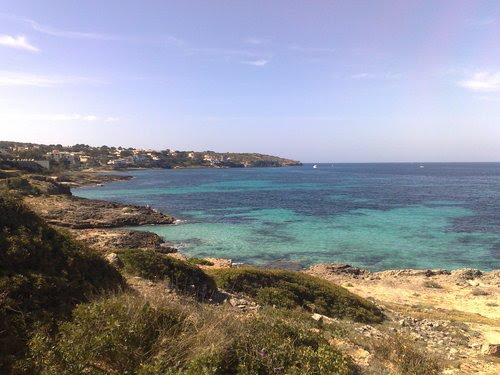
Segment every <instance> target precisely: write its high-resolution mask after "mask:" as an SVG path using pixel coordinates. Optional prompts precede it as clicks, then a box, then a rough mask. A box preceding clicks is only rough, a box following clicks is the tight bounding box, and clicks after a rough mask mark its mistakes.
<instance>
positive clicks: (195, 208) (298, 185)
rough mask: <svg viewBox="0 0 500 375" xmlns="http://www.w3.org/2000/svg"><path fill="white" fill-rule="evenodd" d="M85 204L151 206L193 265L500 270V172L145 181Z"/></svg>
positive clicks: (350, 169) (193, 176)
mask: <svg viewBox="0 0 500 375" xmlns="http://www.w3.org/2000/svg"><path fill="white" fill-rule="evenodd" d="M127 174H129V175H132V176H133V177H134V178H133V179H131V180H129V181H120V182H111V183H108V184H106V185H105V186H102V187H85V188H80V189H76V190H74V194H75V195H76V196H80V197H85V198H92V199H102V200H109V201H116V202H121V203H126V204H134V205H143V206H146V205H150V206H151V207H152V208H155V209H158V210H160V211H162V212H164V213H167V214H170V215H172V216H174V217H175V218H176V219H177V224H175V225H156V226H144V227H140V228H132V229H140V230H147V231H151V232H154V233H157V234H159V235H160V236H162V237H163V238H164V240H165V241H166V242H167V243H171V244H173V245H174V246H177V247H178V248H179V250H180V251H181V252H183V253H185V254H187V255H190V256H196V257H220V258H230V259H232V260H233V262H236V263H244V264H254V265H258V266H269V267H279V268H289V269H300V268H304V267H308V266H311V265H314V264H319V263H347V264H351V265H355V266H361V267H364V268H367V269H369V270H372V271H380V270H388V269H406V268H412V269H450V270H452V269H458V268H464V267H470V268H479V269H481V270H484V271H489V270H493V269H499V268H500V163H384V164H374V163H370V164H337V163H335V164H332V163H320V164H316V167H315V168H314V165H313V164H304V165H303V166H295V167H283V168H241V169H239V168H230V169H172V170H141V171H130V172H127Z"/></svg>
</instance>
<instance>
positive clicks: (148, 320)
mask: <svg viewBox="0 0 500 375" xmlns="http://www.w3.org/2000/svg"><path fill="white" fill-rule="evenodd" d="M73 316H74V318H73V320H72V321H71V322H67V323H63V324H61V325H60V326H59V333H58V334H57V335H56V336H55V338H54V339H52V338H51V337H50V336H49V335H46V334H44V333H43V332H40V333H39V334H37V335H36V336H35V337H34V338H33V339H32V340H31V350H32V353H33V359H34V361H35V362H36V364H37V367H38V369H39V370H41V371H40V372H41V373H42V374H47V375H49V374H85V373H91V374H141V375H146V374H148V375H153V374H191V375H198V374H214V375H215V374H220V375H223V374H241V375H247V374H318V375H320V374H353V373H355V368H354V366H353V365H352V363H351V361H350V360H349V358H348V357H346V356H345V355H343V354H342V353H340V352H339V351H338V350H337V349H336V348H335V347H333V346H331V345H330V344H329V343H328V341H327V340H326V339H325V338H324V337H323V335H322V334H321V333H318V332H315V331H314V330H312V327H313V325H314V324H315V322H313V321H312V320H311V319H310V318H308V317H301V316H300V314H294V316H293V317H292V316H290V314H284V313H280V312H279V311H272V310H266V311H264V312H263V313H262V315H261V316H260V317H259V318H250V319H248V320H243V321H242V320H241V319H238V318H236V317H234V316H232V315H228V314H226V313H224V312H223V311H220V309H214V308H211V307H203V306H199V305H184V306H182V307H181V306H179V305H176V304H175V303H173V302H169V301H167V300H165V299H161V300H152V301H148V300H146V299H144V298H143V297H140V296H137V295H121V296H117V297H113V298H108V299H103V300H100V301H96V302H94V303H91V304H86V305H80V306H78V307H77V308H76V309H75V311H74V314H73Z"/></svg>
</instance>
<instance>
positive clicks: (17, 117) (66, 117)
mask: <svg viewBox="0 0 500 375" xmlns="http://www.w3.org/2000/svg"><path fill="white" fill-rule="evenodd" d="M0 119H3V120H8V121H54V122H65V121H66V122H68V121H79V122H117V121H119V120H120V119H119V118H118V117H112V116H96V115H92V114H65V113H35V114H26V113H10V114H1V115H0Z"/></svg>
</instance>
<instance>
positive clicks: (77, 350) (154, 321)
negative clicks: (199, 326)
mask: <svg viewBox="0 0 500 375" xmlns="http://www.w3.org/2000/svg"><path fill="white" fill-rule="evenodd" d="M183 319H184V317H183V315H182V313H181V312H180V311H178V310H177V309H175V308H168V307H165V306H159V307H158V306H156V307H153V306H152V305H151V304H149V303H148V302H146V301H144V300H142V299H141V298H140V297H133V296H127V295H123V296H118V297H112V298H108V299H103V300H101V301H97V302H95V303H91V304H84V305H80V306H78V307H77V308H76V309H75V310H74V312H73V319H72V321H71V322H67V323H62V324H61V325H60V326H59V332H58V334H57V336H56V338H55V340H54V343H53V342H52V341H51V339H50V337H49V336H47V335H46V334H44V333H43V332H40V333H38V334H37V335H35V336H34V338H33V339H32V340H31V350H32V353H33V360H34V361H35V364H36V365H37V367H38V368H39V369H42V370H43V372H42V373H44V374H84V373H91V374H134V373H136V371H137V369H138V368H139V367H140V366H141V364H143V363H147V362H148V360H149V359H150V358H152V357H153V356H154V354H155V353H156V351H157V346H158V345H161V344H163V345H165V344H166V342H164V343H160V341H161V340H160V338H161V337H168V338H169V339H170V340H174V339H175V338H176V337H177V336H178V334H179V333H180V332H179V328H180V325H181V324H180V323H181V322H182V320H183ZM171 343H172V341H170V344H171Z"/></svg>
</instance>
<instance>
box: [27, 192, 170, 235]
mask: <svg viewBox="0 0 500 375" xmlns="http://www.w3.org/2000/svg"><path fill="white" fill-rule="evenodd" d="M26 202H27V203H28V205H29V207H30V208H31V209H33V210H34V211H35V212H36V213H38V214H39V215H40V216H41V217H42V218H43V219H45V220H46V221H47V222H49V223H50V224H52V225H58V226H62V227H68V228H73V229H86V228H116V227H124V226H135V225H147V224H172V223H173V222H174V218H173V217H171V216H167V215H164V214H162V213H160V212H155V211H154V210H151V209H150V208H147V207H143V206H128V205H124V204H120V203H115V202H105V201H98V200H93V199H85V198H78V197H72V196H68V195H49V196H44V197H32V198H26Z"/></svg>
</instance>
